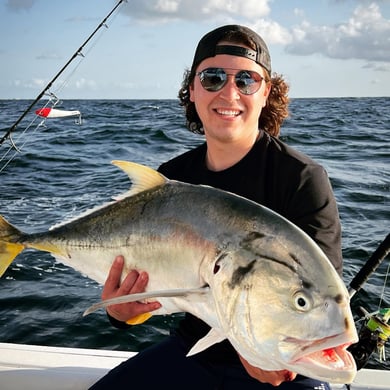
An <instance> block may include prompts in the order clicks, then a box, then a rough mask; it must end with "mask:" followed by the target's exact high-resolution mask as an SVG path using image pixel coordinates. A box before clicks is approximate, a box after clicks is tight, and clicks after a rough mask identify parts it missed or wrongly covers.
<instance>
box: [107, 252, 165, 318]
mask: <svg viewBox="0 0 390 390" xmlns="http://www.w3.org/2000/svg"><path fill="white" fill-rule="evenodd" d="M124 263H125V262H124V257H123V256H117V257H116V258H115V260H114V262H113V264H112V266H111V269H110V271H109V273H108V276H107V279H106V283H105V285H104V287H103V291H102V299H103V300H105V299H110V298H114V297H118V296H122V295H128V294H136V293H142V292H144V291H145V288H146V286H147V284H148V281H149V276H148V274H147V273H146V272H144V271H137V270H131V271H130V272H129V273H128V274H127V275H126V277H125V278H124V279H123V281H122V283H121V276H122V272H123V269H124ZM160 307H161V304H160V303H159V302H157V301H154V302H148V303H142V302H130V303H124V304H119V305H112V306H109V307H108V308H107V312H108V313H109V314H110V315H111V316H112V317H114V318H116V319H117V320H119V321H127V320H129V319H130V318H133V317H137V316H139V315H142V314H145V313H149V312H151V311H153V310H156V309H159V308H160Z"/></svg>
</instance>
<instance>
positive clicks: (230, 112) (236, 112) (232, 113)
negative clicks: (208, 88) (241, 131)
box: [215, 108, 241, 117]
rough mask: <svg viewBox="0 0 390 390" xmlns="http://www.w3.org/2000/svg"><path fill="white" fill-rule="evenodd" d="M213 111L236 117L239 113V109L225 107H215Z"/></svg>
mask: <svg viewBox="0 0 390 390" xmlns="http://www.w3.org/2000/svg"><path fill="white" fill-rule="evenodd" d="M215 112H216V113H217V114H219V115H222V116H228V117H236V116H239V115H240V114H241V111H240V110H227V109H220V108H219V109H218V108H217V109H216V110H215Z"/></svg>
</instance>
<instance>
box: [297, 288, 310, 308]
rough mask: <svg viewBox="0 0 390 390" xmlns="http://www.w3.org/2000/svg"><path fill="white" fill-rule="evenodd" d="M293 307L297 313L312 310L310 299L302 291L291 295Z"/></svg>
mask: <svg viewBox="0 0 390 390" xmlns="http://www.w3.org/2000/svg"><path fill="white" fill-rule="evenodd" d="M293 303H294V307H295V308H296V309H297V310H299V311H302V312H304V311H309V310H310V309H311V308H312V301H311V298H310V297H309V296H308V294H307V293H305V292H304V291H297V292H296V293H295V294H294V295H293Z"/></svg>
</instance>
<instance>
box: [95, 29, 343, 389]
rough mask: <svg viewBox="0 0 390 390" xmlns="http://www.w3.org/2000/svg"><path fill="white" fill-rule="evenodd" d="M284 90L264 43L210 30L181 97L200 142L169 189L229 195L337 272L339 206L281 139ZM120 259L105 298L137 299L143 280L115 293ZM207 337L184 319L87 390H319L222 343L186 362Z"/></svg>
mask: <svg viewBox="0 0 390 390" xmlns="http://www.w3.org/2000/svg"><path fill="white" fill-rule="evenodd" d="M287 91H288V87H287V85H286V83H285V82H284V80H283V79H282V78H281V77H280V76H278V75H274V76H272V75H271V60H270V56H269V52H268V48H267V46H266V44H265V42H264V41H263V40H262V38H261V37H260V36H258V35H257V34H256V33H255V32H254V31H252V30H250V29H248V28H246V27H243V26H237V25H228V26H223V27H220V28H217V29H215V30H213V31H211V32H210V33H208V34H206V35H205V36H204V37H203V38H202V39H201V41H200V42H199V44H198V47H197V49H196V52H195V55H194V60H193V64H192V67H191V69H190V70H188V71H187V72H186V74H185V77H184V81H183V84H182V88H181V89H180V91H179V97H180V101H181V104H182V105H183V106H184V107H185V111H186V118H187V124H188V128H189V129H190V131H193V132H195V133H201V134H204V135H205V138H206V142H205V143H204V144H203V145H201V146H200V147H198V148H195V149H193V150H191V151H189V152H187V153H185V154H183V155H181V156H178V157H176V158H174V159H173V160H171V161H168V162H167V163H164V164H162V165H161V167H160V168H159V171H160V172H161V173H163V174H164V175H165V176H167V177H168V178H170V179H175V180H180V181H184V182H188V183H192V184H206V185H211V186H214V187H217V188H221V189H223V190H227V191H231V192H234V193H236V194H238V195H241V196H244V197H246V198H248V199H251V200H254V201H256V202H258V203H261V204H263V205H265V206H267V207H269V208H271V209H273V210H275V211H276V212H278V213H279V214H281V215H283V216H285V217H286V218H288V219H289V220H290V221H292V222H293V223H295V224H296V225H297V226H299V227H300V228H302V229H303V230H304V231H306V233H308V234H309V235H310V236H311V237H312V238H313V239H314V240H315V241H316V242H317V243H318V245H319V246H320V247H321V248H322V249H323V251H324V252H325V253H326V254H327V255H328V257H329V259H330V260H331V261H332V263H333V264H334V266H335V268H336V269H337V270H338V272H339V273H341V272H342V257H341V242H340V240H341V229H340V222H339V216H338V211H337V206H336V202H335V199H334V196H333V192H332V189H331V185H330V183H329V179H328V177H327V174H326V172H325V170H324V169H323V168H322V167H321V166H320V165H318V164H317V163H315V162H314V161H313V160H311V159H310V158H308V157H307V156H305V155H303V154H301V153H299V152H297V151H295V150H293V149H292V148H290V147H288V146H287V145H286V144H284V143H283V142H281V141H280V140H279V139H278V135H279V132H280V125H281V124H282V122H283V120H284V119H285V118H286V116H287V114H288V110H287V106H288V98H287ZM122 268H123V258H122V257H121V256H118V257H117V258H116V259H115V261H114V263H113V266H112V268H111V272H110V274H109V276H108V279H107V281H106V284H105V287H104V290H103V293H102V298H103V299H108V298H113V297H115V296H120V295H124V294H129V293H137V292H142V291H144V289H145V287H146V285H147V282H148V275H147V274H146V273H145V272H142V271H135V270H133V271H131V272H130V273H129V274H128V275H127V277H126V278H125V279H124V281H123V283H122V284H121V283H120V276H121V273H122ZM159 307H160V304H159V303H158V302H151V303H146V304H144V303H138V302H136V303H128V304H122V305H116V306H111V307H109V308H108V310H107V312H108V314H109V317H110V320H111V322H112V323H113V324H114V325H116V326H118V327H125V326H127V325H126V324H125V321H127V320H129V319H131V318H134V317H137V316H140V315H141V316H142V315H143V314H145V313H149V312H151V311H153V310H155V309H157V308H159ZM208 331H209V327H208V325H206V324H205V323H204V322H202V321H201V320H199V319H198V318H196V317H194V316H192V315H190V314H188V313H187V314H186V316H185V319H184V320H183V321H182V322H181V323H180V325H179V328H178V329H176V330H174V331H172V334H171V335H170V336H169V337H168V338H167V339H166V340H164V341H163V342H161V343H159V344H158V345H156V346H153V347H151V348H148V349H146V350H145V351H142V352H140V353H139V354H138V355H137V356H136V357H134V358H132V359H130V360H128V361H127V362H125V363H123V364H122V365H120V366H119V367H117V368H116V369H114V370H112V371H111V372H110V373H108V374H107V376H105V377H104V378H102V379H101V380H100V381H99V382H98V383H97V384H95V385H94V386H93V387H92V389H108V388H113V387H115V386H118V388H119V386H129V387H130V386H132V385H141V384H142V385H143V386H145V385H146V387H147V388H148V386H150V387H151V388H153V386H158V387H159V388H161V389H165V388H171V389H179V388H180V389H181V388H186V389H216V388H218V389H237V388H240V389H271V388H273V386H278V385H280V388H281V389H314V388H317V389H326V388H329V387H328V385H327V384H326V383H321V382H319V381H316V380H312V379H309V378H305V377H302V376H299V375H298V376H297V375H296V374H295V373H292V372H289V371H287V370H283V371H264V370H261V369H260V368H257V367H253V366H251V365H250V364H249V363H248V362H246V361H245V360H244V359H243V358H242V357H240V356H239V355H238V354H237V352H236V351H235V350H234V349H233V347H232V346H231V345H230V343H229V342H228V341H224V342H222V343H219V344H216V345H214V346H212V347H210V348H208V349H207V350H206V351H204V352H201V353H199V354H197V355H194V356H192V357H190V358H187V357H186V354H187V352H188V351H189V350H190V348H191V347H192V346H193V345H194V344H195V343H196V342H197V341H198V340H199V339H200V338H202V337H203V336H205V334H206V333H207V332H208Z"/></svg>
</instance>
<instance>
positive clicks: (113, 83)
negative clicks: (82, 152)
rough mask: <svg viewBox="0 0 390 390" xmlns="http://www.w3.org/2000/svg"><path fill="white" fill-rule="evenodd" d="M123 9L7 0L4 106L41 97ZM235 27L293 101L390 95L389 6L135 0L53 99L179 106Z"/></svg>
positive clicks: (0, 13)
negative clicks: (248, 33)
mask: <svg viewBox="0 0 390 390" xmlns="http://www.w3.org/2000/svg"><path fill="white" fill-rule="evenodd" d="M116 4H117V1H114V0H66V1H65V0H0V37H1V38H0V99H35V98H36V97H37V96H38V95H39V94H40V93H41V91H43V89H44V88H45V87H46V86H47V85H48V83H49V82H50V81H51V80H52V79H53V78H54V77H55V76H56V75H57V74H58V72H60V70H61V69H62V68H63V67H64V66H65V64H66V63H68V61H70V59H71V58H72V56H73V55H74V54H75V53H76V52H77V50H78V49H79V48H80V47H81V46H82V44H83V43H84V42H85V41H86V40H87V38H88V37H89V36H90V35H91V34H92V32H93V31H94V30H95V29H96V28H97V27H98V26H99V24H100V23H101V22H102V21H103V19H104V18H105V17H106V16H107V15H108V14H109V12H110V11H111V10H112V9H113V8H114V6H115V5H116ZM231 23H234V24H243V25H246V26H248V27H250V28H252V29H254V30H255V31H256V32H258V33H259V34H260V35H261V36H262V37H263V38H264V40H265V41H266V42H267V44H268V47H269V51H270V54H271V58H272V68H273V72H276V73H278V74H280V75H282V76H283V77H284V78H285V79H286V81H287V82H288V83H289V85H290V96H291V97H293V98H294V97H295V98H299V97H302V98H304V97H362V96H390V0H375V1H366V0H128V1H127V2H124V3H122V4H121V5H120V6H119V7H118V11H117V12H115V13H114V14H113V15H112V16H111V17H110V18H109V19H108V20H107V23H106V25H107V26H103V27H102V28H100V29H99V30H98V32H97V34H96V35H95V36H94V37H93V38H92V39H91V40H90V41H89V42H88V43H87V44H86V45H85V47H83V50H82V53H83V56H77V57H76V58H75V59H74V60H72V61H71V62H70V65H69V66H68V67H67V68H66V69H65V71H64V72H63V73H61V74H60V76H59V77H58V78H57V80H56V82H55V83H53V85H52V87H51V88H50V92H52V93H54V94H55V95H56V96H57V97H59V98H60V99H91V98H98V99H175V98H176V97H177V91H178V90H179V88H180V84H181V81H182V77H183V72H184V69H185V68H188V67H190V66H191V63H192V58H193V54H194V50H195V47H196V45H197V43H198V41H199V40H200V38H201V37H202V36H203V35H204V34H206V33H207V32H208V31H210V30H212V29H214V28H216V27H218V26H221V25H223V24H231ZM106 27H107V28H106Z"/></svg>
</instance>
